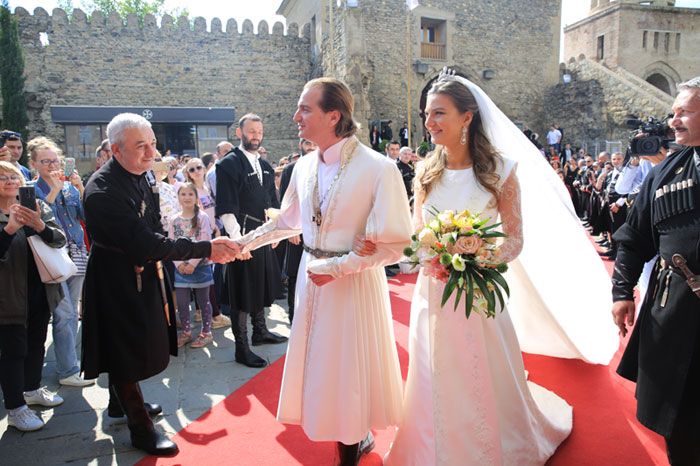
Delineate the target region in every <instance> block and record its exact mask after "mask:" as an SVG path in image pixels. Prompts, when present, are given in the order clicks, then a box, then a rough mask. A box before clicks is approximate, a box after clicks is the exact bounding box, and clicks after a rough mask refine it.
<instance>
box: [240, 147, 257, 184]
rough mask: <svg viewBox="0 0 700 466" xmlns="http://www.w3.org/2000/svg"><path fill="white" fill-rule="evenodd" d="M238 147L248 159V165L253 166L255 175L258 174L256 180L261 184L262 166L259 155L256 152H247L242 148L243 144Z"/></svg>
mask: <svg viewBox="0 0 700 466" xmlns="http://www.w3.org/2000/svg"><path fill="white" fill-rule="evenodd" d="M238 148H239V149H240V150H241V152H243V155H245V158H247V159H248V162H250V165H251V166H252V167H253V171H254V172H255V174H256V175H258V181H259V182H260V184H261V185H262V182H263V181H262V167H261V166H260V156H259V155H258V153H257V152H256V153H252V152H248V151H247V150H245V149H244V148H243V144H241V145H240V146H238Z"/></svg>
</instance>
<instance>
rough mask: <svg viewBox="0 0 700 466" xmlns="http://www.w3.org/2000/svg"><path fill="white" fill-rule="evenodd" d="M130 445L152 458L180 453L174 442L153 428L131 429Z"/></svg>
mask: <svg viewBox="0 0 700 466" xmlns="http://www.w3.org/2000/svg"><path fill="white" fill-rule="evenodd" d="M130 430H131V444H132V445H133V446H134V448H138V449H139V450H143V451H145V452H146V453H148V454H149V455H154V456H175V455H177V454H178V452H179V451H180V450H179V449H178V448H177V445H176V444H175V442H173V441H172V440H170V439H169V438H168V437H166V436H165V435H164V434H161V433H160V432H158V431H157V430H156V429H155V428H153V427H151V428H145V427H141V426H139V427H132V428H130Z"/></svg>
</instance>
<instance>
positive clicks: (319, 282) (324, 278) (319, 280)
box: [306, 271, 335, 286]
mask: <svg viewBox="0 0 700 466" xmlns="http://www.w3.org/2000/svg"><path fill="white" fill-rule="evenodd" d="M306 273H307V275H308V276H309V280H311V281H312V282H313V283H314V285H316V286H323V285H325V284H327V283H330V282H332V281H333V280H335V278H333V275H320V274H317V273H313V272H309V271H307V272H306Z"/></svg>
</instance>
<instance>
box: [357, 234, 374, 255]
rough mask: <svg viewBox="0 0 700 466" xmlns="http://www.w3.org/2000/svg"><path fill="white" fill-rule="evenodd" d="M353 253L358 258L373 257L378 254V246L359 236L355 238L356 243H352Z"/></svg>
mask: <svg viewBox="0 0 700 466" xmlns="http://www.w3.org/2000/svg"><path fill="white" fill-rule="evenodd" d="M352 252H354V253H355V254H357V255H358V256H361V257H364V256H371V255H372V254H374V253H375V252H377V245H376V244H374V243H373V242H371V241H367V240H365V239H364V237H362V236H360V235H358V236H355V241H353V243H352Z"/></svg>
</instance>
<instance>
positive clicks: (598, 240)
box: [595, 238, 608, 244]
mask: <svg viewBox="0 0 700 466" xmlns="http://www.w3.org/2000/svg"><path fill="white" fill-rule="evenodd" d="M595 242H596V243H598V244H603V243H607V242H608V239H607V238H600V239H597V240H595Z"/></svg>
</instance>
